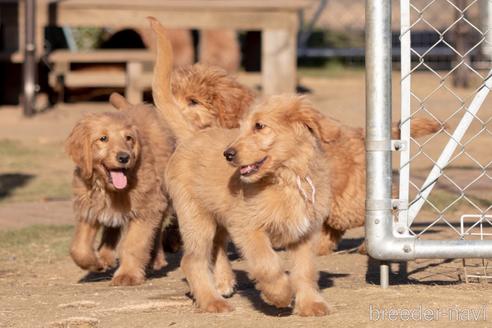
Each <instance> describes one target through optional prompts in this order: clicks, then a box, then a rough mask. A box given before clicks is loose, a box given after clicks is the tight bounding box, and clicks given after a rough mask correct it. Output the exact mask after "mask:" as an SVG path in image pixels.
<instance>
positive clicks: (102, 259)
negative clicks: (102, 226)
mask: <svg viewBox="0 0 492 328" xmlns="http://www.w3.org/2000/svg"><path fill="white" fill-rule="evenodd" d="M97 257H98V258H99V264H100V265H101V267H102V269H103V270H107V269H110V268H114V267H116V253H115V251H114V250H109V249H105V248H102V249H100V250H99V252H98V253H97Z"/></svg>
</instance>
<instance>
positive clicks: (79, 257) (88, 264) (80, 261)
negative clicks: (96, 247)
mask: <svg viewBox="0 0 492 328" xmlns="http://www.w3.org/2000/svg"><path fill="white" fill-rule="evenodd" d="M70 256H71V257H72V259H73V261H74V262H75V264H77V265H78V266H79V267H80V268H82V269H84V270H88V271H91V272H99V271H103V270H104V265H103V264H102V263H101V261H99V259H98V258H97V256H96V254H95V252H93V251H92V250H90V251H89V250H79V249H71V250H70Z"/></svg>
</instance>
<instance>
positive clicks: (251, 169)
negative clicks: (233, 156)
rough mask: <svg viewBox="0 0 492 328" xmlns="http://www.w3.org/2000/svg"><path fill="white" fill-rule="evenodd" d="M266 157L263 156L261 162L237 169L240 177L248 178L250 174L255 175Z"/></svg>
mask: <svg viewBox="0 0 492 328" xmlns="http://www.w3.org/2000/svg"><path fill="white" fill-rule="evenodd" d="M267 158H268V156H265V157H264V158H263V159H262V160H259V161H258V162H255V163H253V164H249V165H243V166H241V167H240V168H239V173H241V175H242V176H249V175H252V174H255V173H256V172H258V170H259V169H260V167H261V166H262V165H263V163H265V161H266V160H267Z"/></svg>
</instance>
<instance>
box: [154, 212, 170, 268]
mask: <svg viewBox="0 0 492 328" xmlns="http://www.w3.org/2000/svg"><path fill="white" fill-rule="evenodd" d="M162 222H163V221H161V223H160V224H159V229H158V230H157V233H156V235H155V238H154V247H153V250H152V269H154V270H156V271H158V270H160V269H162V268H163V267H165V266H166V265H167V261H166V255H165V254H164V247H163V245H162V238H163V236H162V235H163V232H162Z"/></svg>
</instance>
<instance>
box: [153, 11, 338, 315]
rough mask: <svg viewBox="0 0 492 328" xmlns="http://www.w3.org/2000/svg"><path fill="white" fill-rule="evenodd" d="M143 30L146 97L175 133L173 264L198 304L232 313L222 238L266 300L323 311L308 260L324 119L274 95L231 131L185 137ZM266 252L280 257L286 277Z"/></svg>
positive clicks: (164, 43) (324, 190)
mask: <svg viewBox="0 0 492 328" xmlns="http://www.w3.org/2000/svg"><path fill="white" fill-rule="evenodd" d="M151 26H152V28H153V29H154V31H155V32H156V34H157V36H158V52H157V54H158V57H157V60H156V66H155V71H154V82H153V92H154V99H155V101H156V104H157V107H158V108H159V110H160V111H161V112H162V113H163V118H165V119H166V121H168V123H169V126H170V128H171V130H172V131H173V132H174V134H175V135H176V137H177V148H176V151H175V152H174V154H173V156H172V157H171V159H170V161H169V164H168V167H167V170H166V183H167V186H168V190H169V193H170V196H171V198H172V200H173V205H174V208H175V210H176V213H177V215H178V220H179V224H180V229H181V234H182V237H183V242H184V256H183V259H182V262H181V267H182V269H183V272H184V274H185V276H186V279H187V281H188V283H189V285H190V289H191V292H192V293H193V295H194V297H195V300H196V303H197V305H198V307H199V308H200V309H202V310H204V311H208V312H223V311H229V310H232V307H231V305H230V304H229V303H228V302H227V301H226V300H225V299H224V298H223V297H222V296H221V294H225V295H227V294H230V293H231V292H232V290H233V287H234V283H235V279H234V275H233V272H232V270H231V267H230V264H229V262H228V259H227V255H226V252H225V242H226V240H227V237H226V234H229V235H230V236H231V238H232V240H233V242H234V243H235V245H236V246H237V247H238V248H239V250H240V252H241V254H242V255H243V257H244V258H245V259H246V261H247V263H248V267H249V269H248V271H249V274H250V276H251V277H252V278H253V279H254V280H255V281H256V286H257V288H258V289H259V290H260V291H261V295H262V297H263V299H264V300H265V301H266V302H268V303H270V304H273V305H275V306H277V307H286V306H289V305H290V303H291V302H292V299H293V297H295V312H296V313H298V314H300V315H306V316H308V315H325V314H327V313H328V306H327V304H326V302H325V301H324V299H323V297H322V296H321V294H320V293H319V291H318V286H317V270H316V269H315V264H314V262H315V261H314V256H315V254H314V248H315V245H316V244H317V238H318V235H319V232H320V229H321V225H322V223H323V221H324V220H325V218H326V217H327V216H328V212H329V203H330V190H329V185H328V184H327V183H325V180H326V176H328V170H329V167H328V165H327V163H326V161H320V160H319V158H322V157H323V150H322V147H321V143H322V140H323V141H324V142H330V141H331V137H332V136H331V132H330V131H325V130H323V127H322V125H321V124H320V122H322V121H323V120H324V117H323V116H322V115H321V114H320V113H319V112H318V111H316V110H315V109H314V108H313V106H312V105H311V104H310V103H309V102H308V101H307V100H306V99H305V98H303V97H299V96H294V95H284V96H276V97H271V98H269V99H267V100H265V101H263V102H261V103H259V104H258V105H257V106H256V107H255V108H254V109H253V110H252V111H251V112H250V113H249V114H248V117H247V118H246V119H245V120H244V123H243V124H242V127H241V130H240V131H239V130H236V129H234V130H226V129H217V128H210V129H205V130H202V131H199V132H195V131H194V128H193V127H192V126H191V124H190V123H189V122H188V121H187V120H186V118H184V117H183V114H182V112H181V111H180V110H179V107H178V106H177V105H176V103H175V102H174V99H173V97H172V94H171V86H170V84H171V83H170V74H171V70H172V49H171V46H170V44H169V41H168V40H167V39H166V37H165V34H164V32H163V28H162V26H161V25H160V24H159V23H158V22H157V21H156V20H155V19H151ZM226 148H227V151H226V152H225V155H227V154H228V152H230V151H231V149H232V150H234V153H235V156H234V157H233V158H232V157H230V156H227V157H228V160H229V161H230V163H227V162H226V160H225V159H224V158H223V157H222V155H221V154H222V152H223V151H224V150H226ZM250 167H254V168H256V169H252V170H249V168H250ZM245 168H246V169H248V172H247V173H245ZM286 204H287V205H289V206H286ZM273 247H285V248H286V249H287V250H288V251H289V254H290V256H291V257H292V268H291V269H290V274H286V273H285V270H284V268H283V266H282V264H281V262H280V258H279V257H278V255H277V254H276V252H275V251H274V249H273ZM210 265H212V266H213V270H212V271H211V270H210Z"/></svg>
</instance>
